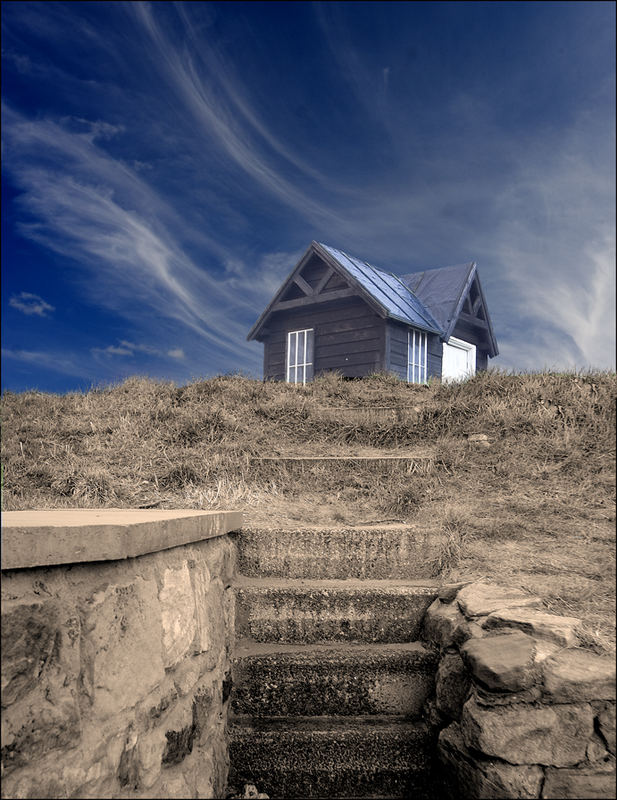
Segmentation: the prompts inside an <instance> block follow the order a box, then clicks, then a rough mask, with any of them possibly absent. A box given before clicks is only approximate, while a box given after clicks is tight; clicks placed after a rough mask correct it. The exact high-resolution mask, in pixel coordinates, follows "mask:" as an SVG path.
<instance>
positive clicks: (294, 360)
mask: <svg viewBox="0 0 617 800" xmlns="http://www.w3.org/2000/svg"><path fill="white" fill-rule="evenodd" d="M314 334H315V331H314V330H313V328H305V329H304V330H302V331H289V332H288V334H287V357H286V363H287V370H286V372H287V383H301V384H305V383H306V382H307V381H310V380H312V378H313V373H314V365H313V351H314V349H315V345H314V342H315V335H314Z"/></svg>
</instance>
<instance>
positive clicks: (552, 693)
mask: <svg viewBox="0 0 617 800" xmlns="http://www.w3.org/2000/svg"><path fill="white" fill-rule="evenodd" d="M544 692H545V693H546V695H548V696H549V697H550V698H551V699H552V700H553V701H555V702H558V703H575V702H578V701H591V700H614V699H615V660H614V659H613V658H611V657H609V656H598V655H596V654H595V653H591V652H589V651H587V650H580V649H578V650H563V651H561V652H559V653H557V654H556V655H554V656H553V657H552V658H549V659H547V661H546V662H545V664H544Z"/></svg>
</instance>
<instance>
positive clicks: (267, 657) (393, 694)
mask: <svg viewBox="0 0 617 800" xmlns="http://www.w3.org/2000/svg"><path fill="white" fill-rule="evenodd" d="M242 649H243V650H244V652H243V653H241V654H239V655H237V656H236V658H234V660H233V666H232V676H233V690H232V697H231V703H232V705H231V707H232V710H233V712H234V713H235V714H247V715H253V716H257V717H263V716H269V717H270V716H283V717H286V716H289V717H292V716H293V717H297V716H324V715H340V716H349V715H367V714H378V715H379V714H398V715H401V714H402V715H405V716H408V717H409V718H414V719H417V718H419V716H420V714H421V712H422V708H423V706H424V703H425V702H426V700H427V699H428V697H429V695H430V694H431V693H432V691H433V689H434V685H435V672H436V669H437V663H438V656H437V654H436V652H434V651H429V650H426V649H425V648H424V647H423V645H422V644H420V643H419V642H412V643H404V644H380V645H349V644H343V645H341V644H338V645H337V644H328V645H317V646H313V647H307V646H302V645H298V646H296V647H295V648H290V647H289V646H285V645H269V646H264V645H256V646H255V645H254V646H253V647H252V648H251V646H250V645H248V646H247V647H245V648H242Z"/></svg>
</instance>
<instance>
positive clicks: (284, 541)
mask: <svg viewBox="0 0 617 800" xmlns="http://www.w3.org/2000/svg"><path fill="white" fill-rule="evenodd" d="M443 541H445V536H443V535H442V534H438V533H429V532H427V531H426V530H423V531H420V530H417V529H415V528H414V527H412V526H410V525H403V524H388V525H383V524H380V525H364V526H354V527H345V528H331V527H320V526H306V527H304V526H303V527H300V528H298V529H295V530H288V529H282V528H260V527H244V528H242V530H241V531H240V532H239V533H238V534H237V535H236V542H237V544H238V559H239V560H238V569H239V572H240V573H241V574H242V575H246V576H254V577H263V578H265V577H280V578H283V577H287V578H318V579H327V578H395V579H405V578H423V577H429V576H430V574H431V562H432V560H433V559H434V558H435V557H436V555H437V553H438V551H439V547H440V544H441V543H442V542H443Z"/></svg>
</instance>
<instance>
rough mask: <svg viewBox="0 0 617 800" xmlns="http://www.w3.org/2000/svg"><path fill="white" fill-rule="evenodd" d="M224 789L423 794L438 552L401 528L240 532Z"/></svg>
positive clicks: (427, 793)
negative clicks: (429, 617) (426, 620)
mask: <svg viewBox="0 0 617 800" xmlns="http://www.w3.org/2000/svg"><path fill="white" fill-rule="evenodd" d="M237 543H238V549H239V571H240V577H239V578H238V581H237V584H236V638H237V645H236V651H235V658H234V664H233V676H232V678H233V689H232V697H231V704H232V705H231V709H232V715H231V718H230V775H229V785H230V786H231V787H241V786H242V785H243V784H246V783H252V784H255V785H256V786H257V787H258V789H259V791H260V792H265V793H267V794H268V795H269V796H270V797H271V798H277V797H287V798H304V797H332V798H334V797H408V796H410V795H411V794H413V796H414V797H415V798H418V800H420V798H424V797H425V798H429V797H431V787H430V773H431V761H432V754H433V752H434V749H435V741H434V738H435V737H434V732H433V731H432V729H431V727H430V725H429V724H428V722H427V721H426V720H424V719H423V718H422V708H423V705H424V703H425V700H426V699H427V697H428V696H429V695H430V694H431V693H432V691H433V688H434V681H435V671H436V666H437V662H436V656H435V654H434V653H432V652H430V651H428V650H426V649H425V648H424V647H423V646H422V644H421V643H420V642H418V641H417V638H418V634H419V629H420V626H421V622H422V619H423V616H424V613H425V611H426V609H427V608H428V606H429V605H430V604H431V603H432V602H433V600H434V599H435V597H436V595H437V584H436V581H434V580H431V579H430V578H429V577H427V567H426V565H427V564H428V563H429V562H430V559H431V554H432V553H433V551H434V548H435V547H436V545H437V544H438V542H437V541H436V540H433V539H431V538H430V537H427V536H426V535H425V534H419V533H418V532H417V531H415V530H414V529H413V528H412V527H411V526H406V525H401V524H389V525H371V526H363V527H355V528H350V527H347V528H327V527H314V528H308V527H306V528H301V529H298V530H283V529H274V528H273V529H266V528H245V529H243V530H242V531H241V532H240V533H239V534H238V539H237Z"/></svg>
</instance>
